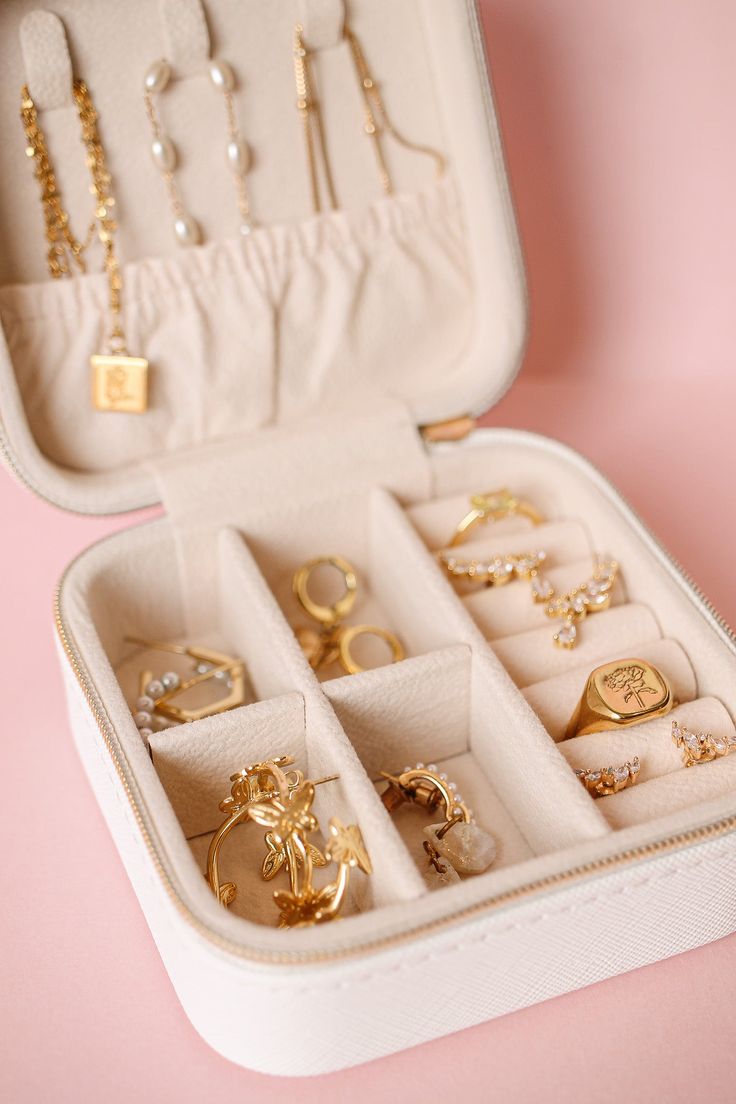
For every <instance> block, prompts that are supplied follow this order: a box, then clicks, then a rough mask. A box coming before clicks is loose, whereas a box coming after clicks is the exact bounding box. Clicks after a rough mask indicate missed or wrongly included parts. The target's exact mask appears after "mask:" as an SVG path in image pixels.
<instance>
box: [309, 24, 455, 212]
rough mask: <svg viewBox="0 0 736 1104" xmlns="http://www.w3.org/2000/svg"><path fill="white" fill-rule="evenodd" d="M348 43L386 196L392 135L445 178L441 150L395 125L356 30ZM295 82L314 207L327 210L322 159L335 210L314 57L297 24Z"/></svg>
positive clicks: (330, 203)
mask: <svg viewBox="0 0 736 1104" xmlns="http://www.w3.org/2000/svg"><path fill="white" fill-rule="evenodd" d="M345 41H346V42H347V44H348V46H349V48H350V56H351V58H352V62H353V66H354V69H355V73H356V76H357V79H358V84H359V87H360V93H361V96H362V100H363V132H364V133H365V134H366V135H367V136H368V138H370V140H371V142H372V143H373V150H374V153H375V157H376V165H377V169H378V180H379V184H380V187H381V190H382V191H383V192H384V194H385V195H392V194H393V191H394V185H393V180H392V177H391V174H390V172H389V168H388V163H387V161H386V154H385V151H384V148H383V139H384V138H385V137H386V136H388V137H390V138H392V139H393V140H394V141H395V142H397V143H398V144H399V145H400V146H403V147H404V148H405V149H408V150H411V151H412V152H414V153H418V154H421V155H423V156H426V157H429V158H431V159H432V161H434V164H435V168H436V174H437V176H442V174H443V173H444V171H445V168H446V160H445V157H444V155H443V154H442V153H440V152H439V150H436V149H433V148H432V147H431V146H424V145H420V144H419V143H417V142H411V141H409V139H408V138H405V137H404V135H403V134H401V133H400V132H399V131H398V130H397V129H396V127H395V126H394V125H393V123H392V122H391V120H390V118H389V115H388V112H387V111H386V106H385V104H384V102H383V97H382V96H381V92H380V90H379V87H378V85H377V84H376V81H375V80H374V78H373V77H372V76H371V73H370V70H369V68H368V63H367V62H366V59H365V55H364V53H363V49H362V47H361V45H360V42H359V41H358V39H357V37H356V35H355V34H354V33H353V31H351V30H349V29H348V28H346V29H345ZM293 50H294V79H295V82H296V107H297V111H298V112H299V116H300V118H301V120H302V129H303V132H304V144H305V148H306V153H307V168H308V171H309V180H310V186H311V191H312V205H313V207H314V210H315V211H316V212H319V211H321V210H323V205H322V200H321V196H320V184H319V169H318V160H319V159H321V162H322V172H323V176H324V186H325V190H326V192H327V206H328V208H331V209H332V210H335V209H336V208H337V207H338V206H339V204H338V201H337V196H336V192H335V186H334V182H333V178H332V170H331V168H330V161H329V157H328V154H327V145H326V141H325V132H324V123H323V120H322V111H321V108H320V104H319V101H318V100H317V99H316V97H315V95H314V82H313V80H312V72H311V55H310V52H309V50H308V48H307V46H306V45H305V42H304V28H303V27H302V25H301V24H299V23H297V25H296V27H295V28H294V45H293Z"/></svg>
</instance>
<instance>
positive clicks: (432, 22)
mask: <svg viewBox="0 0 736 1104" xmlns="http://www.w3.org/2000/svg"><path fill="white" fill-rule="evenodd" d="M57 6H58V7H59V8H62V9H63V10H62V15H63V25H62V24H61V22H60V21H59V20H58V19H57V18H56V17H55V16H51V15H50V14H49V13H40V12H36V11H33V4H32V2H31V0H18V2H16V3H13V4H4V5H2V6H1V7H0V37H1V40H2V43H3V80H2V82H0V142H1V148H2V150H3V158H4V163H3V172H2V173H1V174H0V225H2V234H3V249H2V255H1V256H0V318H1V320H2V324H3V337H2V341H1V343H0V446H1V447H2V452H3V454H4V458H5V459H6V461H7V462H8V463H9V465H10V467H11V468H12V470H13V471H14V472H15V473H16V474H17V475H18V477H19V478H20V479H21V480H23V481H24V482H25V483H27V484H28V485H29V486H30V487H31V488H32V489H33V490H35V491H36V492H37V493H38V494H40V495H41V496H43V497H44V498H46V499H48V500H49V501H51V502H53V503H55V504H56V505H59V506H62V507H64V508H66V509H70V510H75V511H79V512H83V513H115V512H122V511H125V510H129V509H135V508H138V507H141V506H146V505H152V504H153V503H155V502H156V501H157V497H158V493H157V482H156V476H155V464H156V462H157V459H160V458H162V457H164V456H168V457H171V456H176V455H179V454H180V455H182V456H186V457H187V458H188V460H189V461H190V462H191V458H192V455H193V453H194V454H196V453H197V452H201V453H202V455H203V457H206V455H207V453H206V449H207V448H208V447H212V445H213V442H221V443H222V446H223V447H226V448H228V449H232V450H233V452H235V451H237V449H238V448H239V446H240V445H241V444H242V443H243V442H245V441H247V440H248V439H249V438H251V439H252V435H253V434H254V433H257V432H258V431H259V430H260V429H261V428H262V427H264V426H267V425H275V424H281V425H288V424H291V423H295V424H298V423H299V421H300V420H302V419H303V418H305V417H309V418H314V417H316V416H318V417H320V418H324V419H325V420H326V422H327V423H329V421H330V419H335V418H338V417H339V418H340V419H343V418H345V417H346V416H349V415H350V412H351V411H361V412H365V410H366V409H369V408H372V407H375V409H376V410H379V409H380V408H381V406H382V405H383V404H385V403H386V402H387V401H388V402H390V403H393V404H397V403H398V404H399V405H400V406H401V407H402V408H403V409H405V410H406V414H407V419H408V420H409V421H410V422H411V423H412V424H414V425H417V426H418V425H425V424H429V423H434V422H439V421H444V420H446V419H451V418H454V417H459V416H461V415H465V414H478V413H480V412H482V411H483V410H485V409H486V408H487V407H488V406H489V405H491V404H492V403H493V402H495V401H496V400H497V399H498V398H499V397H500V396H501V395H502V394H503V393H504V391H505V390H506V389H507V387H508V386H509V384H510V383H511V381H512V379H513V378H514V375H515V373H516V371H517V368H518V364H519V361H520V358H521V354H522V351H523V346H524V339H525V331H526V299H525V285H524V275H523V267H522V262H521V257H520V250H519V246H518V239H517V233H516V226H515V222H514V216H513V210H512V205H511V201H510V197H509V191H508V184H507V178H506V173H505V168H504V161H503V154H502V149H501V141H500V136H499V130H498V124H497V120H496V115H495V109H494V104H493V98H492V93H491V89H490V85H489V79H488V73H487V67H486V58H485V51H484V44H483V34H482V29H481V27H480V24H479V20H478V13H477V10H476V7H475V4H474V2H473V0H432V3H431V4H430V3H428V2H427V0H349V3H348V4H347V16H348V18H349V25H350V27H351V29H352V30H353V31H354V32H355V34H356V35H357V36H358V38H359V40H360V42H361V44H362V46H363V49H364V51H365V55H366V58H367V61H368V64H369V66H370V68H371V72H372V74H373V75H374V76H375V79H376V81H377V82H378V83H379V85H380V88H381V91H382V95H383V99H384V102H385V104H386V108H387V112H388V115H389V118H390V119H391V121H392V122H393V124H394V125H395V127H396V128H397V130H398V131H400V132H401V133H402V134H406V135H407V136H408V137H409V138H411V140H412V141H413V142H417V143H422V144H425V145H428V146H432V147H434V148H436V149H439V150H441V151H442V153H443V154H444V155H445V156H446V162H447V170H446V172H445V174H444V176H443V178H442V179H441V180H438V181H435V180H434V178H433V169H432V165H431V163H430V160H429V159H428V158H424V157H422V156H421V155H418V154H417V153H416V152H414V151H412V150H409V149H406V148H405V147H404V146H402V145H401V144H399V143H396V142H394V141H391V140H390V139H389V138H387V139H386V143H385V150H386V157H387V161H388V162H389V165H390V168H391V172H392V176H393V181H394V187H395V194H394V195H389V196H384V197H382V196H381V191H380V188H379V181H378V176H377V173H376V165H375V158H374V150H373V149H372V148H371V143H370V142H368V141H367V140H366V138H365V135H364V134H363V132H362V120H363V115H362V101H361V97H360V89H359V86H358V85H357V82H356V79H355V73H354V71H353V69H352V67H351V59H350V55H349V52H348V50H347V47H346V43H345V40H344V38H343V33H342V32H343V27H344V23H345V16H346V5H345V2H344V0H294V2H293V3H292V2H289V3H282V4H278V5H274V4H271V3H268V2H267V0H252V2H250V3H235V2H233V0H208V2H207V6H206V22H205V19H204V14H203V13H204V9H203V7H202V4H201V2H200V0H160V3H159V4H158V5H156V4H151V3H150V2H149V0H128V2H127V3H126V4H125V5H122V6H117V7H116V9H115V13H114V18H113V15H112V13H111V12H110V10H109V8H108V6H107V5H103V4H102V2H101V0H75V2H74V3H64V4H63V5H61V4H59V5H57ZM297 20H299V21H300V22H301V23H302V24H303V26H304V31H305V42H306V43H307V45H308V47H309V49H310V51H313V56H314V62H313V68H314V72H315V79H316V81H317V83H318V96H319V99H320V103H321V106H322V110H323V117H324V124H325V132H326V142H327V146H328V149H329V156H330V160H331V168H332V171H333V174H334V177H335V180H336V184H337V191H338V193H339V195H340V197H341V201H342V203H343V206H342V209H340V210H338V211H329V212H327V213H325V214H317V215H315V214H313V213H312V207H311V200H310V192H309V182H308V173H307V165H306V159H305V151H304V141H303V134H302V133H301V129H300V121H299V118H298V115H297V112H296V110H295V106H294V104H295V93H294V83H293V79H294V78H293V71H292V37H293V28H294V24H295V22H296V21H297ZM19 45H20V49H19V48H18V47H19ZM158 57H167V58H169V59H170V60H171V61H172V67H173V72H174V77H175V78H177V79H175V80H174V81H173V83H172V85H171V87H170V89H167V92H166V97H165V99H164V98H162V99H161V114H162V115H165V118H166V126H167V129H168V130H169V131H170V132H171V134H172V137H173V138H175V140H176V142H177V144H178V145H179V146H180V147H181V149H182V150H183V151H184V150H185V151H186V152H185V153H184V152H182V154H181V158H180V168H178V169H177V180H178V183H179V186H180V188H181V191H182V193H183V194H185V195H186V196H187V206H188V207H189V208H190V209H191V210H192V211H193V212H196V215H197V218H198V221H199V222H200V223H201V225H202V226H203V229H204V231H205V239H206V243H205V244H204V245H200V246H195V247H190V248H188V249H181V248H180V247H178V246H177V245H176V243H175V241H174V236H173V234H172V232H171V222H172V215H171V211H170V209H169V207H168V204H167V197H166V193H165V190H164V187H163V185H162V183H161V181H160V180H159V178H158V173H157V171H156V169H155V167H154V166H153V164H152V162H151V158H150V157H149V156H148V149H149V146H150V132H149V130H148V124H147V120H146V115H145V111H144V108H143V99H142V84H143V75H144V73H145V71H146V69H147V68H148V67H149V65H150V64H151V62H152V61H154V60H156V58H158ZM207 57H222V58H225V59H227V60H228V61H229V62H230V63H231V65H232V66H233V69H234V70H235V72H236V74H237V79H238V83H237V85H236V89H235V103H236V110H237V113H238V119H239V124H240V128H241V131H242V133H243V135H244V136H245V137H246V139H247V141H248V143H249V145H250V146H251V148H252V149H253V151H254V158H255V160H254V166H253V170H252V172H249V174H248V188H249V193H250V200H251V205H252V209H253V213H254V216H255V217H256V219H257V220H258V222H259V226H258V228H256V229H255V230H254V232H253V233H252V234H251V235H250V236H249V238H247V239H245V238H244V239H241V238H240V237H239V236H238V237H234V234H235V232H236V229H237V222H236V220H235V214H236V208H235V193H234V190H233V187H232V181H231V179H230V178H229V177H228V171H227V168H226V165H225V157H224V146H225V142H226V132H225V129H224V117H223V112H222V107H221V106H220V105H219V104H218V103H217V98H216V95H215V93H214V91H213V90H212V88H211V86H210V84H209V82H208V81H207V79H206V77H205V76H203V72H204V66H205V62H206V59H207ZM72 72H73V73H74V75H79V76H80V77H82V78H83V79H84V80H85V82H86V83H87V85H88V87H89V89H90V92H91V94H92V96H93V99H94V103H95V106H96V108H97V110H98V112H99V120H100V123H99V125H100V133H101V136H102V141H103V144H104V147H105V152H106V156H107V162H108V166H109V168H110V171H111V174H112V178H113V191H114V194H115V196H116V199H117V203H118V211H119V231H118V234H117V239H118V240H117V245H118V252H119V255H120V258H121V261H122V262H123V310H124V317H125V321H126V328H127V331H128V346H129V349H130V352H131V353H134V354H136V355H144V356H146V357H148V359H149V361H150V364H151V369H150V371H151V380H152V388H151V399H150V406H149V410H148V412H146V413H145V414H142V415H131V414H119V413H100V412H97V411H95V410H94V409H93V408H92V405H91V402H90V398H89V356H90V355H91V354H92V353H94V352H99V351H101V350H100V348H99V346H100V345H102V344H103V343H104V336H105V332H106V330H105V326H106V310H105V307H106V295H107V285H106V280H105V276H104V273H102V272H101V271H100V269H101V267H102V264H101V257H100V253H99V251H96V252H94V257H93V258H92V257H91V258H90V266H89V267H90V271H89V273H88V274H85V275H80V276H75V277H73V278H71V279H61V280H53V281H52V280H51V279H50V278H49V277H48V275H47V273H46V267H45V251H46V250H45V246H46V243H45V238H44V234H43V223H42V218H41V210H40V201H39V196H38V189H37V184H36V181H35V180H34V179H33V172H32V168H31V166H30V165H29V164H28V157H27V156H26V155H25V153H24V142H23V134H22V130H21V126H20V123H19V120H18V114H19V100H20V88H21V86H22V85H23V84H24V83H26V82H28V84H29V86H30V89H31V94H32V96H33V97H34V99H35V101H36V103H37V106H38V108H39V120H40V124H41V127H42V128H43V130H44V133H45V134H46V138H47V143H48V146H49V150H50V153H51V157H52V160H53V161H54V165H55V168H56V170H57V175H58V178H59V181H60V186H61V190H62V195H63V198H64V201H65V203H66V206H67V207H68V209H69V211H70V217H71V222H72V224H73V225H74V226H75V227H76V228H77V235H78V236H80V237H81V236H83V234H81V233H80V230H81V229H82V228H84V227H86V225H87V223H88V221H89V216H90V211H89V199H90V197H89V179H88V176H87V169H86V167H85V164H84V155H83V149H82V147H81V145H80V141H79V130H78V120H77V117H76V109H75V107H74V104H73V100H72V99H71V88H70V79H71V74H72ZM343 197H344V198H343ZM95 343H96V345H95ZM326 432H329V430H328V429H327V430H326ZM203 462H204V460H203Z"/></svg>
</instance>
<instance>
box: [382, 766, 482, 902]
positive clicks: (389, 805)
mask: <svg viewBox="0 0 736 1104" xmlns="http://www.w3.org/2000/svg"><path fill="white" fill-rule="evenodd" d="M381 776H382V777H383V778H385V779H386V781H387V782H388V786H387V787H386V789H385V790H384V791H383V793H382V794H381V801H382V802H383V804H384V806H385V807H386V809H388V811H389V812H393V811H394V810H395V809H397V808H398V807H399V806H400V805H402V804H404V802H407V801H408V802H411V803H413V804H415V805H421V806H423V807H424V808H425V809H428V810H434V809H436V808H437V807H438V806H441V807H442V809H443V812H444V821H442V822H441V823H439V824H430V825H428V826H427V827H426V828H425V829H424V835H425V836H426V839H425V841H424V845H423V846H424V850H425V852H426V853H427V856H428V859H429V869H428V871H427V874H428V880H429V881H430V883H431V884H433V885H435V886H437V887H439V886H446V885H453V884H454V883H455V882H459V881H460V877H459V875H460V874H482V873H483V872H484V871H485V870H488V868H489V866H491V865H492V863H493V862H494V861H495V858H496V841H495V840H494V838H493V836H492V835H490V833H489V832H486V831H485V830H484V829H483V828H480V827H479V826H478V825H477V824H476V823H475V821H474V818H473V811H472V809H469V808H468V806H467V805H466V804H465V802H464V801H463V799H462V797H461V796H460V794H459V793H458V792H457V787H456V785H455V783H454V782H450V781H448V778H447V775H446V774H445V773H444V772H441V771H440V770H439V768H438V767H437V766H436V765H435V764H434V763H430V764H429V766H428V767H425V766H424V764H423V763H417V765H416V766H415V767H405V768H404V770H403V771H402V772H401V774H399V775H394V774H388V773H387V772H386V771H381Z"/></svg>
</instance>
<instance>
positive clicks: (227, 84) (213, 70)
mask: <svg viewBox="0 0 736 1104" xmlns="http://www.w3.org/2000/svg"><path fill="white" fill-rule="evenodd" d="M209 68H210V80H211V81H212V83H213V84H214V86H215V88H219V89H220V90H221V91H222V92H232V90H233V88H234V87H235V76H234V74H233V71H232V69H231V68H230V66H229V65H228V63H227V62H226V61H220V59H219V58H216V59H215V60H214V61H211V62H210V67H209Z"/></svg>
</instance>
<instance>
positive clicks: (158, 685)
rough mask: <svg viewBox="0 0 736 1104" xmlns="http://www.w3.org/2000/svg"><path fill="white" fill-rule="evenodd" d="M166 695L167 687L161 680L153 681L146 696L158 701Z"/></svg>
mask: <svg viewBox="0 0 736 1104" xmlns="http://www.w3.org/2000/svg"><path fill="white" fill-rule="evenodd" d="M165 693H166V687H165V686H164V684H163V683H162V682H161V680H160V679H152V680H151V682H149V684H148V686H147V687H146V696H147V697H149V698H153V700H154V701H156V699H157V698H160V697H162V695H163V694H165Z"/></svg>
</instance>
